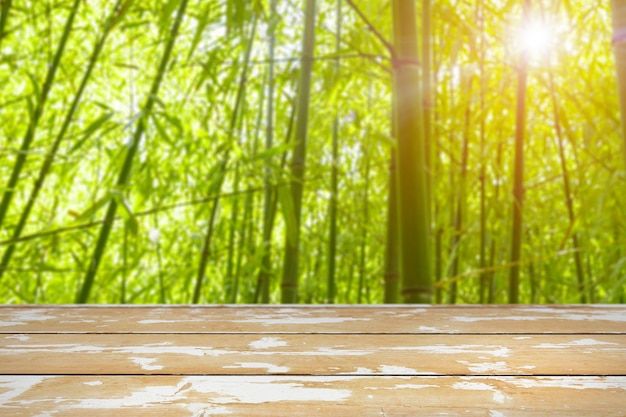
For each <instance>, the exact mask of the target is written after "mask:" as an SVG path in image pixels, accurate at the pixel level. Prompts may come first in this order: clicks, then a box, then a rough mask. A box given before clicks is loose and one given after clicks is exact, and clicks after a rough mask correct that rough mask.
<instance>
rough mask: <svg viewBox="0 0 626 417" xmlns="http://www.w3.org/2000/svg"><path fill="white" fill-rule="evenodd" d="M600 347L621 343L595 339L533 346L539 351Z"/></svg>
mask: <svg viewBox="0 0 626 417" xmlns="http://www.w3.org/2000/svg"><path fill="white" fill-rule="evenodd" d="M598 345H619V343H613V342H602V341H600V340H594V339H579V340H574V341H571V342H565V343H542V344H540V345H537V346H533V347H534V348H539V349H564V348H568V347H572V346H598Z"/></svg>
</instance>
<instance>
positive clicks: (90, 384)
mask: <svg viewBox="0 0 626 417" xmlns="http://www.w3.org/2000/svg"><path fill="white" fill-rule="evenodd" d="M83 384H84V385H89V386H90V387H96V386H98V385H102V381H87V382H83Z"/></svg>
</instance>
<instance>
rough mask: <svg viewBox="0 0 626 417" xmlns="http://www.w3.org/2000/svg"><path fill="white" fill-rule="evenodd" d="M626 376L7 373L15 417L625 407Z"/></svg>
mask: <svg viewBox="0 0 626 417" xmlns="http://www.w3.org/2000/svg"><path fill="white" fill-rule="evenodd" d="M625 404H626V377H563V378H554V377H328V376H326V377H302V376H291V377H288V376H235V377H233V376H231V377H228V376H212V377H211V376H153V377H145V376H136V377H128V376H125V377H112V376H100V377H92V376H84V377H79V376H57V377H43V376H0V415H11V416H52V415H60V416H81V417H82V416H85V415H89V416H90V417H94V416H110V415H112V413H114V414H115V415H116V416H120V417H124V416H154V415H161V416H174V417H178V416H181V417H182V416H185V417H199V416H272V417H274V416H308V417H315V416H331V415H332V416H342V417H370V416H371V417H373V416H376V417H380V416H385V417H392V416H394V417H395V416H403V417H404V416H406V417H409V416H411V417H413V416H418V415H427V416H460V415H463V416H485V417H502V416H506V417H517V416H520V417H521V416H524V417H526V416H541V417H545V416H548V415H549V416H568V417H572V416H580V417H589V416H594V417H609V416H626V408H625V407H624V405H625Z"/></svg>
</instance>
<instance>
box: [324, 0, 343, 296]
mask: <svg viewBox="0 0 626 417" xmlns="http://www.w3.org/2000/svg"><path fill="white" fill-rule="evenodd" d="M341 1H342V0H337V10H336V14H337V23H336V25H337V33H336V34H335V53H336V54H337V55H339V53H340V52H341V19H342V13H341ZM340 68H341V60H340V59H339V58H337V59H336V60H335V82H339V71H340ZM332 163H333V165H332V168H331V178H330V184H331V185H330V204H329V208H328V212H329V217H330V227H329V229H330V230H329V233H328V234H329V238H328V282H327V285H326V287H327V290H326V291H327V297H326V299H327V301H328V303H329V304H333V303H334V302H335V295H336V292H337V285H336V283H335V267H336V256H337V255H336V252H337V194H338V187H339V105H338V104H336V105H335V119H334V120H333V162H332Z"/></svg>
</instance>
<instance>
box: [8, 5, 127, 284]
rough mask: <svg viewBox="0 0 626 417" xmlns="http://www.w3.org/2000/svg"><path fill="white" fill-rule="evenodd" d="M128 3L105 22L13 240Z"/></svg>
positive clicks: (23, 221)
mask: <svg viewBox="0 0 626 417" xmlns="http://www.w3.org/2000/svg"><path fill="white" fill-rule="evenodd" d="M123 1H126V4H125V5H124V6H122V2H123ZM128 3H129V0H118V1H117V3H116V4H115V7H114V8H113V12H112V13H111V15H110V16H109V17H108V18H107V20H106V22H105V25H104V29H103V32H102V34H101V35H100V37H99V38H98V40H97V41H96V43H95V45H94V49H93V51H92V53H91V56H90V58H89V61H88V62H89V63H88V65H87V70H86V71H85V74H84V75H83V78H82V80H81V82H80V85H79V87H78V90H77V91H76V94H75V96H74V100H73V101H72V104H71V105H70V108H69V110H68V112H67V114H66V116H65V120H64V121H63V125H62V126H61V130H60V131H59V133H58V134H57V136H56V138H55V140H54V143H53V144H52V147H51V148H50V150H49V151H48V153H47V154H46V158H45V160H44V163H43V165H42V166H41V169H40V170H39V174H38V176H37V179H36V180H35V183H34V184H33V188H32V190H31V192H30V195H29V196H28V200H27V202H26V205H25V206H24V208H23V209H22V212H21V213H20V218H19V220H18V222H17V224H16V226H15V228H14V229H13V234H12V236H11V239H19V237H20V236H21V235H22V231H23V230H24V227H25V226H26V223H27V221H28V217H29V216H30V212H31V210H32V208H33V206H34V205H35V201H36V200H37V197H38V196H39V192H40V191H41V190H42V189H43V185H44V182H45V180H46V178H47V176H48V174H49V173H50V169H51V168H52V164H53V163H54V159H55V157H56V154H57V151H58V149H59V146H60V145H61V142H62V141H63V139H64V138H65V134H66V133H67V130H68V129H69V127H70V125H71V123H72V121H73V120H74V114H75V113H76V111H77V110H78V106H79V104H80V102H81V99H82V96H83V93H84V91H85V89H86V87H87V83H88V82H89V80H90V78H91V74H92V72H93V69H94V67H95V66H96V63H97V62H98V58H99V57H100V53H101V52H102V49H103V47H104V44H105V42H106V40H107V38H108V35H109V33H110V32H111V30H112V29H113V27H114V26H115V24H116V23H118V22H119V16H120V12H122V11H123V10H125V9H126V8H127V7H128ZM14 251H15V244H10V245H9V246H8V247H7V248H6V250H5V252H4V254H3V256H2V261H0V280H1V279H2V276H3V274H4V272H5V271H6V268H7V267H8V265H9V262H10V261H11V258H12V256H13V252H14Z"/></svg>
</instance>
